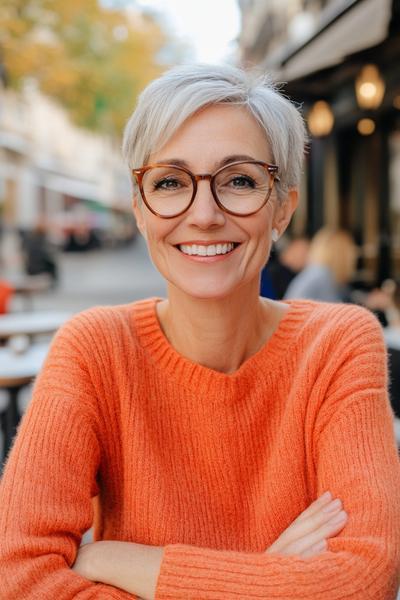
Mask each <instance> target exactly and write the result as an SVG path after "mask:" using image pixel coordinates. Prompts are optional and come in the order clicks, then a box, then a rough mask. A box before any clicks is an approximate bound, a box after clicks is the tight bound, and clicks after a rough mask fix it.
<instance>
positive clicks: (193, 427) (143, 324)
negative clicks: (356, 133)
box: [0, 299, 400, 600]
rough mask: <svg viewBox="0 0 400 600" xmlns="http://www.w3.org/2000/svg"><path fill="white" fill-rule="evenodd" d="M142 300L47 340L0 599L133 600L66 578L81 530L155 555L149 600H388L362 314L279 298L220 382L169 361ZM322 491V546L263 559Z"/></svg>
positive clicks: (379, 346) (378, 353)
mask: <svg viewBox="0 0 400 600" xmlns="http://www.w3.org/2000/svg"><path fill="white" fill-rule="evenodd" d="M156 301H157V299H149V300H145V301H141V302H137V303H133V304H130V305H123V306H117V307H97V308H95V309H90V310H88V311H85V312H83V313H80V314H79V315H77V316H75V317H74V318H73V319H71V320H70V321H69V322H68V323H67V324H66V325H65V326H64V327H63V328H62V329H61V330H60V331H59V332H58V333H57V335H56V336H55V338H54V340H53V343H52V346H51V349H50V352H49V355H48V358H47V360H46V363H45V366H44V368H43V369H42V372H41V374H40V376H39V377H38V379H37V381H36V384H35V388H34V394H33V398H32V401H31V403H30V405H29V407H28V409H27V412H26V414H25V415H24V418H23V419H22V422H21V424H20V427H19V430H18V434H17V437H16V440H15V443H14V446H13V449H12V451H11V453H10V456H9V459H8V461H7V464H6V468H5V472H4V476H3V479H2V482H1V486H0V565H1V566H0V598H1V600H24V599H26V600H46V599H49V600H55V599H57V600H67V599H70V598H79V600H86V599H89V598H90V599H95V598H99V599H107V598H116V599H123V598H133V596H132V595H131V594H127V593H125V592H122V591H121V590H118V589H117V588H113V587H111V586H107V585H102V584H94V583H92V582H89V581H88V580H86V579H84V578H82V577H81V576H79V575H77V574H76V573H74V572H73V571H71V569H70V567H71V565H72V564H73V562H74V560H75V556H76V552H77V549H78V547H79V544H80V541H81V536H82V534H83V533H84V532H85V531H86V530H87V529H88V528H89V527H90V526H91V525H92V523H93V519H94V523H95V539H97V540H100V539H106V540H121V541H124V540H125V541H133V542H137V543H142V544H151V545H157V546H164V547H165V554H164V558H163V561H162V564H161V571H160V575H159V578H158V582H157V590H156V598H157V600H163V599H169V600H179V599H185V600H250V599H252V598H257V599H263V600H267V599H268V600H272V599H279V600H288V599H290V600H300V599H302V600H305V599H307V600H308V599H309V600H342V599H343V600H344V599H346V600H368V599H370V600H392V599H394V598H395V596H396V590H397V587H398V584H399V565H400V499H399V491H400V467H399V460H398V455H397V448H396V444H395V439H394V433H393V424H392V411H391V408H390V404H389V401H388V395H387V383H388V377H387V375H388V374H387V366H386V354H385V348H384V342H383V336H382V332H381V328H380V325H379V323H378V322H377V320H376V319H375V317H374V316H373V315H372V314H371V313H370V312H368V311H367V310H365V309H363V308H360V307H357V306H352V305H344V304H324V303H318V302H313V301H304V300H303V301H294V300H293V301H288V302H287V304H289V306H290V308H289V310H288V311H287V312H286V314H285V316H284V317H283V319H282V320H281V322H280V324H279V326H278V329H277V330H276V331H275V332H274V334H273V335H272V337H270V339H269V340H268V341H267V343H266V344H265V345H264V346H263V347H262V348H261V349H260V350H259V351H258V352H257V353H256V354H255V355H253V356H252V357H250V358H249V359H248V360H247V361H246V362H245V363H244V364H243V365H242V366H241V367H240V368H239V369H238V370H237V371H236V372H234V373H232V374H224V373H220V372H216V371H213V370H212V369H209V368H206V367H204V366H201V365H199V364H195V363H193V362H191V361H189V360H187V359H186V358H184V357H183V356H181V355H179V354H178V353H177V352H176V351H175V350H174V349H173V347H172V346H171V345H170V344H169V343H168V341H167V340H166V338H165V337H164V335H163V332H162V330H161V328H160V325H159V322H158V319H157V315H156V310H155V304H156ZM326 490H330V491H331V492H332V494H333V495H334V496H335V497H339V498H341V499H342V501H343V504H344V508H345V510H346V511H347V512H348V514H349V520H348V523H347V524H346V526H345V527H344V529H343V531H342V532H341V533H340V534H339V535H337V536H336V537H335V538H333V539H330V540H329V542H328V550H327V551H326V552H324V553H322V554H321V555H320V556H318V557H315V558H312V559H301V558H298V557H294V556H283V555H278V554H265V550H266V549H267V548H268V547H269V546H270V545H271V544H272V542H273V541H274V540H275V539H276V538H277V537H278V536H279V535H280V534H281V532H282V531H283V530H284V529H286V528H287V527H288V526H289V525H290V523H292V522H293V520H294V519H295V518H296V517H297V516H298V515H299V513H300V512H301V511H303V510H304V509H305V508H306V507H307V506H308V505H309V504H310V503H311V502H312V501H314V500H315V499H316V498H317V496H319V495H320V494H322V493H323V492H324V491H326ZM95 497H96V498H95Z"/></svg>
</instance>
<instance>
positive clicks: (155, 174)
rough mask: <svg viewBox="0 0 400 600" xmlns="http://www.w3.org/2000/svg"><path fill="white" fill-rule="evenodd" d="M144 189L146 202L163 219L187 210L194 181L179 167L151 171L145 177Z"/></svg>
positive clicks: (143, 181)
mask: <svg viewBox="0 0 400 600" xmlns="http://www.w3.org/2000/svg"><path fill="white" fill-rule="evenodd" d="M142 187H143V192H144V196H145V199H146V202H147V203H148V204H149V205H150V207H151V208H152V209H153V210H154V211H155V212H156V213H157V214H159V215H161V216H163V217H169V216H173V215H177V214H178V213H180V212H182V211H183V210H185V209H186V208H187V207H188V206H189V204H190V201H191V199H192V195H193V183H192V179H191V178H190V176H189V175H188V174H187V173H185V171H182V169H179V168H178V167H153V168H152V169H149V170H148V171H146V172H145V174H144V176H143V180H142Z"/></svg>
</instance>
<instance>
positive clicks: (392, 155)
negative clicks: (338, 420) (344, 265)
mask: <svg viewBox="0 0 400 600" xmlns="http://www.w3.org/2000/svg"><path fill="white" fill-rule="evenodd" d="M240 6H241V10H242V23H243V28H242V34H241V38H240V42H241V57H242V63H243V64H244V65H246V66H252V65H257V66H259V67H261V68H262V70H266V71H270V72H271V73H272V75H273V77H274V78H275V79H276V80H277V81H280V82H285V86H284V87H285V90H286V91H287V93H288V94H289V96H290V97H291V98H292V99H293V100H295V101H297V102H299V103H301V106H302V111H303V114H304V116H305V118H306V121H307V124H308V128H309V132H310V144H309V150H308V153H307V157H306V172H305V174H304V181H303V190H302V196H303V203H302V206H301V209H300V211H299V212H298V214H297V215H296V218H295V220H294V222H293V225H292V227H293V229H294V230H295V231H296V233H305V232H306V233H308V234H313V233H314V232H315V231H317V230H318V229H319V228H320V227H321V226H322V225H324V224H329V225H331V226H340V227H345V228H346V229H349V230H350V231H352V233H353V235H354V236H355V239H356V241H357V243H358V245H359V247H360V255H361V256H360V263H359V273H358V277H359V279H360V282H363V283H365V284H366V285H374V284H376V283H381V282H382V281H383V280H384V279H386V278H388V277H395V278H398V279H400V69H399V64H400V1H399V0H327V1H318V0H314V1H313V0H308V1H307V0H287V1H286V2H285V1H283V0H279V1H278V0H277V1H276V2H275V1H272V2H269V3H266V2H264V1H263V0H260V1H257V0H241V1H240Z"/></svg>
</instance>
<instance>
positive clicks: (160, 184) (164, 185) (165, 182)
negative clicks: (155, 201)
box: [154, 179, 180, 190]
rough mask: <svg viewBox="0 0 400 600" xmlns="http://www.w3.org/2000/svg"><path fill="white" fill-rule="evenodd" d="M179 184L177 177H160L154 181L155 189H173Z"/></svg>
mask: <svg viewBox="0 0 400 600" xmlns="http://www.w3.org/2000/svg"><path fill="white" fill-rule="evenodd" d="M179 185H180V183H179V181H178V180H177V179H160V180H159V181H155V182H154V189H155V190H175V189H176V188H178V187H179Z"/></svg>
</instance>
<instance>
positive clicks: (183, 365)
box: [133, 297, 313, 391]
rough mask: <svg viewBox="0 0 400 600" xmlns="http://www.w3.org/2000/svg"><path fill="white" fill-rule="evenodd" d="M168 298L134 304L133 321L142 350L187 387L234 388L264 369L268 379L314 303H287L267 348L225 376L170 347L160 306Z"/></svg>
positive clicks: (282, 358) (263, 348)
mask: <svg viewBox="0 0 400 600" xmlns="http://www.w3.org/2000/svg"><path fill="white" fill-rule="evenodd" d="M162 300H164V298H159V297H153V298H148V299H146V300H142V301H139V302H136V303H135V304H134V311H133V320H134V324H135V331H136V334H137V336H138V338H139V341H140V344H141V346H142V347H143V348H144V349H145V350H146V353H147V354H148V355H149V357H150V359H151V360H152V362H154V364H155V365H156V366H158V367H159V368H160V369H162V370H163V371H164V372H165V373H166V374H167V375H168V377H170V378H172V379H176V380H177V381H178V382H179V385H181V386H184V387H189V388H193V387H196V386H197V387H198V386H199V385H201V387H202V388H203V389H204V386H206V387H207V388H208V387H210V388H211V387H212V389H213V390H214V391H215V390H216V387H217V388H218V386H219V387H221V388H223V389H226V388H231V387H232V386H234V385H236V384H237V383H238V381H242V380H248V379H254V377H255V376H257V375H259V372H260V369H262V371H263V373H264V374H265V377H268V376H269V375H270V374H271V373H274V372H275V371H276V366H277V364H278V365H280V363H281V362H282V361H283V360H284V359H285V357H287V355H288V348H291V349H292V350H293V346H292V344H293V338H294V335H295V332H296V330H297V329H298V325H299V323H300V322H303V321H304V319H305V317H306V314H307V313H308V312H309V311H310V306H309V305H310V304H313V303H312V302H310V301H304V300H302V301H299V300H284V301H282V303H284V304H286V305H288V306H289V309H288V310H287V311H286V312H285V314H284V315H283V317H282V318H281V320H280V321H279V323H278V326H277V328H276V329H275V331H274V332H273V333H272V335H271V336H270V337H269V338H268V340H267V341H266V342H265V343H264V344H263V346H262V347H261V348H260V349H259V350H258V351H257V352H255V353H254V354H252V355H251V356H250V357H249V358H248V359H246V360H245V361H244V362H243V363H242V364H241V365H240V367H239V368H238V369H237V370H236V371H233V372H232V373H223V372H221V371H217V370H214V369H211V368H210V367H206V366H204V365H201V364H200V363H195V362H193V361H192V360H190V359H189V358H186V357H185V356H183V355H182V354H180V353H179V352H178V351H177V350H175V348H174V347H173V346H172V345H171V344H170V342H169V341H168V339H167V337H166V336H165V334H164V332H163V330H162V327H161V323H160V321H159V318H158V315H157V310H156V305H157V303H158V302H160V301H162Z"/></svg>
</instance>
